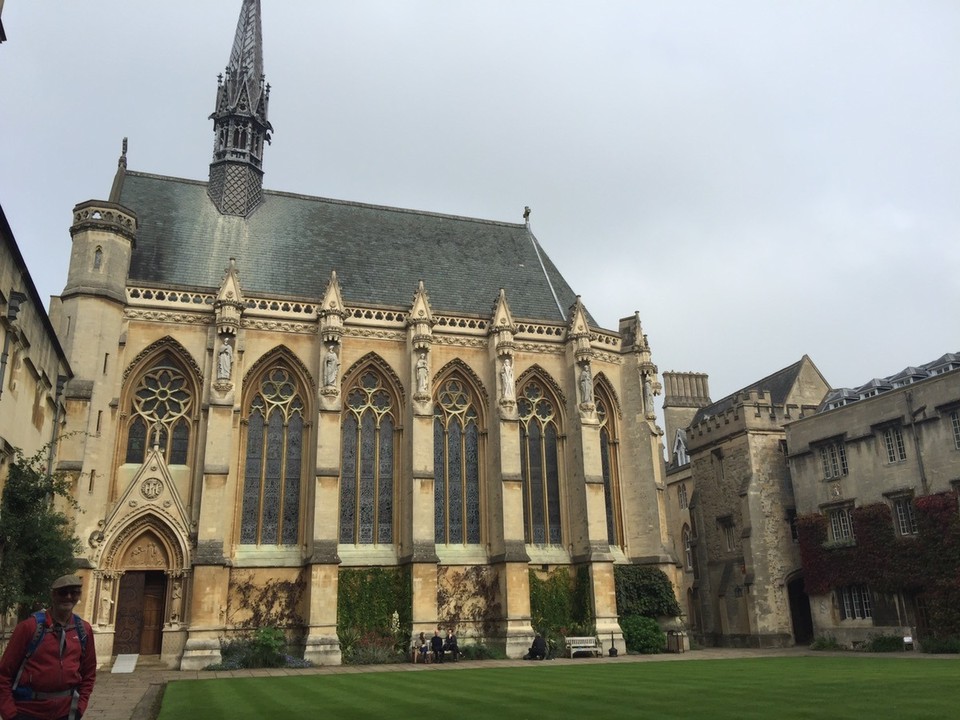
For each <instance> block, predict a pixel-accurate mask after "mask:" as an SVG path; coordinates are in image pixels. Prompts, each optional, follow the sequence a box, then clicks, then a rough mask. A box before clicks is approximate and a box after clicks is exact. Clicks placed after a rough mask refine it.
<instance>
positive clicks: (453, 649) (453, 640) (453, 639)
mask: <svg viewBox="0 0 960 720" xmlns="http://www.w3.org/2000/svg"><path fill="white" fill-rule="evenodd" d="M443 650H444V652H449V653H450V654H451V655H452V656H453V659H454V661H456V659H457V656H458V655H459V654H460V650H459V648H457V636H456V635H454V634H453V630H447V639H446V641H445V642H444V643H443Z"/></svg>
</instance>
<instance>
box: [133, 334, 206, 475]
mask: <svg viewBox="0 0 960 720" xmlns="http://www.w3.org/2000/svg"><path fill="white" fill-rule="evenodd" d="M130 410H131V412H130V416H129V420H128V423H127V442H126V452H125V455H124V462H127V463H137V464H139V463H142V462H143V459H144V457H145V456H146V452H147V450H148V449H150V448H152V447H153V446H157V447H158V448H159V449H160V452H161V453H162V454H163V457H164V459H165V460H166V461H167V464H168V465H186V464H187V456H188V454H189V449H190V426H191V415H192V412H193V394H192V385H191V383H190V382H189V381H188V380H187V376H186V375H185V374H184V372H183V370H182V369H181V367H180V365H179V363H177V361H176V360H175V359H174V357H173V355H172V354H171V353H169V352H165V353H163V354H162V355H160V357H158V358H157V359H156V360H155V361H153V362H152V363H150V364H149V365H148V369H147V370H146V372H144V373H143V374H142V375H140V377H139V378H138V379H137V384H136V389H135V390H134V391H133V398H132V401H131V408H130Z"/></svg>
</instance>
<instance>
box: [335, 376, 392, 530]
mask: <svg viewBox="0 0 960 720" xmlns="http://www.w3.org/2000/svg"><path fill="white" fill-rule="evenodd" d="M346 398H347V401H346V407H345V409H344V418H343V424H342V434H343V441H342V442H343V445H342V455H341V460H340V542H341V543H351V544H355V545H371V544H389V543H392V542H393V497H394V470H395V467H396V462H397V458H396V443H397V440H396V423H395V419H394V413H395V411H396V408H395V407H394V401H393V395H392V394H391V393H390V392H389V390H388V389H387V385H386V383H385V382H384V381H383V378H382V377H381V376H380V375H379V374H378V373H376V372H375V371H373V370H372V369H371V370H365V371H363V372H362V373H361V374H360V376H359V378H357V381H356V382H355V383H354V385H353V387H351V388H350V389H349V390H348V391H347V392H346Z"/></svg>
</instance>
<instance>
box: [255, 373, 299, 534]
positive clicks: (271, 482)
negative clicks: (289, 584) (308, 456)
mask: <svg viewBox="0 0 960 720" xmlns="http://www.w3.org/2000/svg"><path fill="white" fill-rule="evenodd" d="M254 387H255V388H256V392H255V393H254V395H253V397H252V398H251V399H250V402H249V403H248V405H247V413H246V418H245V422H246V433H245V435H246V450H245V455H244V470H243V509H242V511H241V516H240V542H241V543H243V544H245V545H296V544H297V541H298V539H299V536H300V495H301V478H302V476H303V472H304V460H305V457H304V446H305V443H304V439H305V436H306V428H305V423H304V414H305V406H304V394H303V391H302V389H301V387H300V383H299V382H298V381H297V379H296V376H295V375H294V374H293V372H292V371H291V370H290V369H289V368H288V367H287V366H286V365H284V364H282V363H277V364H275V365H272V366H270V367H269V368H268V369H267V370H266V372H264V373H263V374H262V375H261V376H260V378H259V380H258V381H256V383H255V385H254Z"/></svg>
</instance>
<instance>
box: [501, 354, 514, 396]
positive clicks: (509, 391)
mask: <svg viewBox="0 0 960 720" xmlns="http://www.w3.org/2000/svg"><path fill="white" fill-rule="evenodd" d="M500 384H501V385H502V386H503V387H502V392H503V395H502V397H503V399H504V400H513V399H514V392H515V390H514V387H513V384H514V382H513V361H512V360H510V358H509V357H505V358H504V359H503V365H502V366H501V367H500Z"/></svg>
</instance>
